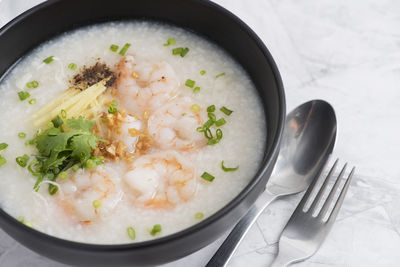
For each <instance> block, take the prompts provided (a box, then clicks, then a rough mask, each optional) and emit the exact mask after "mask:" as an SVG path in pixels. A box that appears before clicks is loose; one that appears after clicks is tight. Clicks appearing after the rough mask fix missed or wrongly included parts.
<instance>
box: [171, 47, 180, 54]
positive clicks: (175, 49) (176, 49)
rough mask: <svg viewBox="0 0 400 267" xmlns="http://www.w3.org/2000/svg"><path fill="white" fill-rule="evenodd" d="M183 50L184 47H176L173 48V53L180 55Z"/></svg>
mask: <svg viewBox="0 0 400 267" xmlns="http://www.w3.org/2000/svg"><path fill="white" fill-rule="evenodd" d="M182 50H183V48H182V47H178V48H174V49H172V54H173V55H180V54H181V53H182Z"/></svg>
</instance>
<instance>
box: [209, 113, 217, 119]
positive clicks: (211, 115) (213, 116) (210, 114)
mask: <svg viewBox="0 0 400 267" xmlns="http://www.w3.org/2000/svg"><path fill="white" fill-rule="evenodd" d="M208 118H209V119H210V120H213V121H216V120H217V117H215V114H214V113H212V112H208Z"/></svg>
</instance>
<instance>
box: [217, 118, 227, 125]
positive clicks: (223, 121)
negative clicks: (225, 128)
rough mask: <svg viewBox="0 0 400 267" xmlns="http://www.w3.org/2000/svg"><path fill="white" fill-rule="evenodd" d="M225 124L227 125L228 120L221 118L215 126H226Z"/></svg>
mask: <svg viewBox="0 0 400 267" xmlns="http://www.w3.org/2000/svg"><path fill="white" fill-rule="evenodd" d="M225 123H226V120H225V119H224V118H221V119H219V120H217V121H216V122H215V126H217V127H219V126H222V125H224V124H225Z"/></svg>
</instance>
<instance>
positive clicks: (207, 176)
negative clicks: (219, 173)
mask: <svg viewBox="0 0 400 267" xmlns="http://www.w3.org/2000/svg"><path fill="white" fill-rule="evenodd" d="M201 178H203V179H204V180H206V181H209V182H212V181H213V180H214V179H215V177H214V176H212V175H211V174H209V173H208V172H203V174H202V175H201Z"/></svg>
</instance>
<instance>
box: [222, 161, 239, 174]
mask: <svg viewBox="0 0 400 267" xmlns="http://www.w3.org/2000/svg"><path fill="white" fill-rule="evenodd" d="M221 168H222V170H223V171H224V172H233V171H236V170H237V169H239V166H237V167H234V168H228V167H225V166H224V161H222V162H221Z"/></svg>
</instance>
